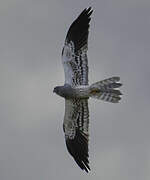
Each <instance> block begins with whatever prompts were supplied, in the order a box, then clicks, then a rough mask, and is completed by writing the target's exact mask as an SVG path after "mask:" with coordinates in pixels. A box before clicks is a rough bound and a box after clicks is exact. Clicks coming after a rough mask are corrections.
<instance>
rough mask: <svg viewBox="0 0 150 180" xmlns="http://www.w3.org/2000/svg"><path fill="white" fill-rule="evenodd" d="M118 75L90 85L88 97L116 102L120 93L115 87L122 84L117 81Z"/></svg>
mask: <svg viewBox="0 0 150 180" xmlns="http://www.w3.org/2000/svg"><path fill="white" fill-rule="evenodd" d="M119 80H120V78H119V77H112V78H109V79H105V80H103V81H98V82H96V83H94V84H92V85H91V86H90V97H92V98H96V99H101V100H104V101H108V102H112V103H118V102H119V100H120V99H121V97H120V95H122V93H121V92H120V91H119V90H118V89H116V88H119V87H120V86H121V85H122V84H121V83H118V81H119Z"/></svg>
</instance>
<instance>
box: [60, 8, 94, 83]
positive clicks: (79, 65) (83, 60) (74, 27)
mask: <svg viewBox="0 0 150 180" xmlns="http://www.w3.org/2000/svg"><path fill="white" fill-rule="evenodd" d="M92 12H93V10H92V9H91V7H89V8H88V9H84V10H83V11H82V13H81V14H80V15H79V16H78V18H77V19H76V20H75V21H74V22H73V23H72V24H71V26H70V28H69V30H68V33H67V36H66V40H65V45H64V47H63V51H62V63H63V66H64V72H65V83H66V84H70V85H71V86H78V85H88V59H87V49H88V34H89V23H90V20H91V17H90V16H91V14H92Z"/></svg>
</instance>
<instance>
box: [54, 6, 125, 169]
mask: <svg viewBox="0 0 150 180" xmlns="http://www.w3.org/2000/svg"><path fill="white" fill-rule="evenodd" d="M92 12H93V10H91V7H90V8H88V9H84V10H83V11H82V13H81V14H80V15H79V17H78V18H77V19H76V20H75V21H74V22H73V23H72V25H71V26H70V28H69V31H68V33H67V36H66V40H65V44H64V47H63V50H62V64H63V67H64V73H65V83H64V85H63V86H57V87H55V88H54V92H55V93H56V94H57V95H59V96H61V97H63V98H65V116H64V122H63V129H64V133H65V140H66V146H67V149H68V151H69V153H70V154H71V155H72V156H73V158H74V159H75V161H76V163H77V164H78V165H79V167H80V168H81V169H83V170H85V171H86V172H88V171H89V170H90V167H89V160H88V157H89V154H88V140H89V131H88V129H89V109H88V99H89V98H96V99H101V100H104V101H107V102H112V103H118V102H119V100H120V99H121V97H120V95H121V92H120V91H119V90H118V89H116V88H119V87H120V86H121V84H120V83H118V81H119V80H120V78H119V77H112V78H108V79H105V80H102V81H98V82H96V83H93V84H91V85H89V84H88V58H87V50H88V34H89V22H90V20H91V17H90V16H91V14H92Z"/></svg>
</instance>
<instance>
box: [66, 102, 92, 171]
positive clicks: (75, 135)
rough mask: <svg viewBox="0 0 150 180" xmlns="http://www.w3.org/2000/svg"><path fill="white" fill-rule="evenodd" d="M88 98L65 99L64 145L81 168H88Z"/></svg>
mask: <svg viewBox="0 0 150 180" xmlns="http://www.w3.org/2000/svg"><path fill="white" fill-rule="evenodd" d="M88 128H89V109H88V99H72V100H71V99H66V100H65V117H64V123H63V129H64V133H65V140H66V146H67V149H68V151H69V153H70V154H71V155H72V156H73V158H74V160H75V161H76V163H77V164H78V165H79V167H80V168H81V169H82V170H85V171H86V172H88V171H89V170H90V167H89V160H88V157H89V155H88V138H89V133H88Z"/></svg>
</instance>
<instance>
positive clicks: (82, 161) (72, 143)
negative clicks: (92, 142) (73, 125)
mask: <svg viewBox="0 0 150 180" xmlns="http://www.w3.org/2000/svg"><path fill="white" fill-rule="evenodd" d="M66 146H67V149H68V152H69V153H70V154H71V155H72V156H73V158H74V160H75V161H76V163H77V164H78V166H79V167H80V168H81V169H82V170H85V171H86V172H87V173H88V172H89V171H90V167H89V160H88V157H89V154H88V140H87V139H86V138H85V137H84V135H82V133H81V132H80V131H79V130H77V131H76V136H75V138H74V139H72V140H71V139H66Z"/></svg>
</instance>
